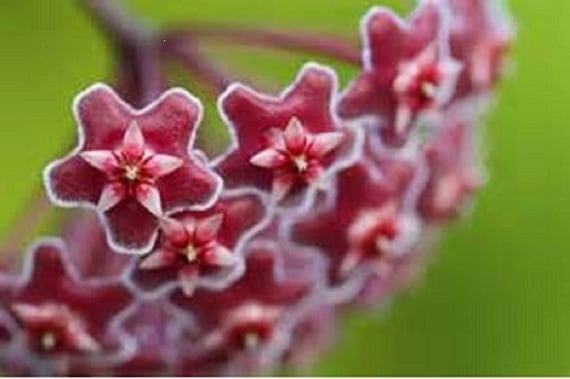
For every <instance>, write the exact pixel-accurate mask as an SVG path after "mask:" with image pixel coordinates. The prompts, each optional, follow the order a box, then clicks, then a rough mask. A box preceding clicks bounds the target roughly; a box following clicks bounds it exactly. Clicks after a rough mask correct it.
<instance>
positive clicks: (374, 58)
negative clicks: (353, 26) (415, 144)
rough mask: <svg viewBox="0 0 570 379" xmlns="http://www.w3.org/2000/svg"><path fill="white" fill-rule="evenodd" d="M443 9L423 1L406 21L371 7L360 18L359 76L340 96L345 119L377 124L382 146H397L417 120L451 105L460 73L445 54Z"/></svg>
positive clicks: (384, 10) (446, 44) (432, 2)
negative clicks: (364, 119)
mask: <svg viewBox="0 0 570 379" xmlns="http://www.w3.org/2000/svg"><path fill="white" fill-rule="evenodd" d="M441 7H443V5H442V3H441V2H438V1H437V0H424V1H422V2H421V4H420V5H419V8H418V9H417V10H416V12H415V13H414V14H413V16H412V17H411V18H410V19H409V20H408V21H404V20H401V19H400V18H399V17H398V16H396V15H395V14H394V13H392V12H391V11H389V10H387V9H384V8H380V7H375V8H372V9H371V10H370V11H369V13H368V14H367V15H366V16H365V17H364V18H363V21H362V34H363V39H364V50H363V55H362V61H363V71H362V72H361V73H360V75H359V76H358V77H357V78H356V79H355V80H354V82H353V83H352V84H351V85H350V86H349V88H348V89H347V90H346V91H345V92H344V94H343V95H342V97H341V99H340V102H339V105H338V110H339V114H340V115H341V116H342V117H344V118H356V117H362V116H373V117H375V118H377V120H378V121H377V122H378V125H379V126H380V128H381V135H382V137H383V139H384V142H385V143H387V144H391V145H401V144H403V143H404V142H405V140H406V137H407V135H408V133H409V132H410V130H411V128H412V126H413V125H414V123H415V121H416V120H417V118H418V117H419V116H420V115H421V114H423V113H424V112H426V111H429V110H432V109H437V108H439V107H441V106H443V105H444V104H446V102H447V101H448V100H449V99H450V97H451V95H452V94H453V91H454V88H455V82H456V79H457V75H458V73H459V70H460V65H459V63H458V62H456V61H454V60H453V59H452V58H451V57H450V56H449V53H448V50H449V40H448V39H449V36H448V30H447V27H446V20H445V15H444V12H443V10H442V8H441Z"/></svg>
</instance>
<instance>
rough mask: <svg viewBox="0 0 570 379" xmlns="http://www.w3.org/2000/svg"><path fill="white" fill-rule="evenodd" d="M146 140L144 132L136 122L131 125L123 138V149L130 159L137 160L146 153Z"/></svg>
mask: <svg viewBox="0 0 570 379" xmlns="http://www.w3.org/2000/svg"><path fill="white" fill-rule="evenodd" d="M144 147H145V140H144V136H143V134H142V131H141V129H140V127H139V125H138V123H137V122H136V121H132V122H131V123H130V124H129V127H128V129H127V131H126V132H125V135H124V137H123V145H122V146H121V149H122V150H123V152H124V153H126V154H127V156H128V157H129V158H133V159H137V158H139V157H141V156H142V155H143V153H144Z"/></svg>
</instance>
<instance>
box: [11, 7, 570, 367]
mask: <svg viewBox="0 0 570 379" xmlns="http://www.w3.org/2000/svg"><path fill="white" fill-rule="evenodd" d="M411 3H412V2H411V1H402V0H391V1H388V0H378V1H375V2H372V1H366V0H287V1H282V0H216V1H212V0H192V1H182V0H179V1H174V0H170V1H160V2H157V1H155V0H129V1H125V5H127V6H128V8H129V9H130V10H131V11H132V12H133V13H134V14H136V15H137V16H138V17H140V18H141V19H142V20H144V21H146V22H147V23H148V24H150V25H152V26H156V27H159V26H163V25H168V24H171V23H176V24H180V23H190V24H191V23H200V24H206V23H209V22H214V23H230V24H232V25H247V26H263V25H267V26H270V27H275V28H283V29H287V28H288V29H293V30H294V29H306V30H315V31H326V32H330V33H332V34H337V35H340V36H344V37H346V38H353V39H355V40H357V37H358V36H357V34H356V33H357V26H358V21H359V17H360V16H361V15H362V14H363V13H364V12H365V11H366V9H367V8H368V7H369V6H371V5H373V4H389V5H391V6H393V7H394V8H395V9H396V10H397V11H398V12H400V13H401V14H405V12H406V11H407V10H409V8H410V4H411ZM510 6H511V8H512V11H513V13H514V15H515V17H516V20H517V23H518V30H519V34H518V41H517V42H516V45H515V49H514V52H513V61H514V62H516V65H515V66H516V67H515V70H514V71H513V74H512V75H510V78H507V80H505V81H504V83H503V84H502V85H501V88H500V90H499V93H498V99H499V101H498V105H497V106H496V107H495V109H494V110H493V112H492V114H491V115H490V117H489V122H488V125H487V132H486V136H487V141H486V148H487V155H488V159H487V164H488V167H489V173H490V182H489V183H488V185H487V186H486V187H485V188H484V189H483V191H482V192H481V193H480V195H479V196H478V199H477V203H476V208H475V209H474V210H473V212H472V214H471V215H469V217H467V218H465V219H463V220H461V221H460V222H458V223H456V224H455V225H453V226H451V227H450V228H448V230H447V232H446V233H445V234H444V238H443V241H442V243H441V244H440V247H439V249H438V252H437V254H436V256H435V257H434V259H432V263H431V267H430V268H429V270H428V271H427V274H426V275H425V277H424V278H423V279H421V280H420V281H419V282H418V283H417V284H416V285H415V286H414V288H412V290H410V291H408V292H406V293H405V294H402V295H400V296H398V297H397V298H396V299H395V301H393V302H392V304H391V305H390V307H388V308H386V307H384V308H382V309H378V310H375V311H372V312H368V313H365V312H358V313H354V314H351V315H350V316H349V317H347V319H346V320H345V321H344V322H343V323H342V327H341V328H339V330H338V340H337V343H336V345H335V347H334V348H332V349H331V350H330V352H329V353H328V354H327V355H326V356H324V357H323V359H322V360H321V361H320V362H319V363H318V364H317V365H316V366H315V367H314V368H313V369H312V371H310V372H309V373H311V374H314V375H395V376H397V375H546V376H548V375H570V279H569V278H570V275H569V272H570V243H569V239H570V152H569V150H570V75H569V73H568V67H569V66H568V62H569V61H570V23H568V20H569V19H570V1H565V0H541V1H536V0H511V1H510ZM0 35H1V36H2V45H1V48H0V51H1V55H0V104H1V105H0V123H1V126H0V162H1V164H0V205H1V207H0V234H1V235H6V233H7V232H8V230H9V228H10V226H11V224H12V223H13V222H14V220H16V218H17V216H18V214H19V213H21V212H22V211H23V210H24V209H25V208H26V205H27V203H28V202H29V201H30V198H32V196H33V193H34V191H35V190H36V189H37V188H39V186H40V180H41V170H42V168H43V167H44V165H45V163H46V162H47V161H48V160H50V159H52V158H53V157H55V156H57V155H59V154H60V152H61V151H62V150H63V149H65V148H66V146H68V145H69V144H70V141H71V139H72V138H73V135H74V132H75V126H74V125H73V122H72V118H71V112H70V103H71V100H72V98H73V96H74V94H75V93H77V92H78V91H79V90H81V89H83V88H84V87H86V86H88V85H89V84H91V83H92V82H95V81H101V80H107V79H109V74H110V70H111V67H112V55H111V51H110V49H109V48H108V45H107V43H106V41H105V39H104V38H103V36H102V35H101V34H100V33H99V30H98V29H97V28H95V27H94V26H93V24H92V23H91V22H90V20H89V19H88V17H87V16H86V15H85V13H83V12H82V10H81V9H80V8H79V7H78V6H77V3H76V2H75V1H72V0H52V1H40V0H31V1H15V0H12V1H0ZM206 48H207V50H208V52H209V53H211V54H212V56H214V57H215V58H216V59H217V60H218V61H220V62H224V64H223V65H224V66H225V67H231V69H232V72H235V73H237V77H238V78H241V77H243V78H248V77H255V78H257V79H258V83H260V84H261V86H265V88H269V89H277V88H279V87H280V86H281V85H282V84H284V83H286V82H288V81H289V80H290V79H291V78H293V77H294V75H295V72H296V70H297V69H298V67H299V65H300V64H301V62H302V61H303V60H306V59H308V58H314V57H308V56H301V55H293V54H286V53H275V52H269V53H268V52H260V51H259V50H254V49H249V48H225V47H224V48H223V49H220V48H219V47H218V48H214V47H206ZM320 61H321V62H324V63H331V62H328V61H327V60H322V59H320ZM335 67H336V68H338V69H339V72H340V73H341V78H342V79H343V83H346V81H347V80H348V78H350V75H351V74H352V73H353V71H351V70H350V69H349V68H348V67H344V66H342V65H336V66H335ZM173 75H176V68H173ZM180 84H182V85H184V86H187V87H188V88H190V90H191V91H193V92H197V93H198V94H200V95H201V96H202V97H203V98H204V100H205V101H208V102H209V103H210V104H212V103H213V99H214V97H213V96H212V95H211V94H209V93H208V92H207V90H204V89H203V88H201V87H199V86H198V85H197V84H195V83H193V82H190V81H186V80H185V79H182V78H181V79H180ZM207 115H208V116H207V121H208V122H209V123H210V124H212V125H213V126H212V127H210V129H209V130H210V131H215V130H217V129H216V127H215V126H216V125H217V124H218V123H219V122H218V121H216V116H215V113H214V112H213V108H212V107H211V106H210V107H208V108H207ZM202 138H212V139H213V140H215V141H216V143H218V144H219V143H221V142H223V139H224V137H223V135H220V134H219V133H215V132H210V133H209V135H208V136H202ZM43 229H44V230H42V231H43V232H45V231H48V230H49V223H46V226H44V227H43Z"/></svg>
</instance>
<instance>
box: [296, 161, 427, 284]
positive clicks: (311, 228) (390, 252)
mask: <svg viewBox="0 0 570 379" xmlns="http://www.w3.org/2000/svg"><path fill="white" fill-rule="evenodd" d="M373 165H374V164H373V163H365V162H362V163H360V164H358V165H356V166H354V167H352V168H350V169H348V170H345V171H343V172H342V173H341V174H340V176H339V180H338V184H337V187H338V193H337V198H336V201H335V203H334V204H333V205H332V206H331V207H330V208H328V209H324V210H323V211H321V212H317V213H310V214H307V215H304V216H301V217H300V218H298V219H297V220H295V221H294V222H293V226H292V228H291V237H292V238H293V240H295V241H296V242H298V243H302V244H306V245H311V246H316V247H318V248H320V249H321V250H322V253H323V254H324V255H325V256H326V257H327V258H328V259H329V274H328V276H329V281H330V284H331V285H332V286H334V287H337V286H343V285H344V284H346V283H349V282H351V279H352V278H355V277H357V276H359V273H361V272H363V271H366V272H372V273H375V274H376V275H380V276H381V275H384V274H385V271H386V270H387V268H389V265H390V263H391V261H392V260H397V259H399V258H400V257H402V256H405V255H406V254H407V253H409V252H410V251H411V250H412V249H413V247H414V245H415V244H416V243H417V236H418V233H419V230H420V224H419V221H418V220H417V218H416V217H415V216H414V214H413V212H411V211H410V210H409V209H406V208H407V207H408V206H407V204H406V203H407V199H406V197H405V194H406V193H407V191H408V190H409V188H410V187H411V184H412V183H413V180H414V178H415V176H414V174H415V170H414V168H413V166H412V165H411V164H410V163H409V162H404V161H398V160H392V159H386V158H385V159H384V162H383V165H382V166H381V167H382V171H381V172H382V173H383V175H382V176H379V177H378V176H376V175H374V171H373V170H371V166H373Z"/></svg>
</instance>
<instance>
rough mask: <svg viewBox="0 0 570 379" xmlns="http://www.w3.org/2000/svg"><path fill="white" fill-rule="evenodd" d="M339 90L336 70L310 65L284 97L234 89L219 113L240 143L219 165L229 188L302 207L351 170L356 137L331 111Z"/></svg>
mask: <svg viewBox="0 0 570 379" xmlns="http://www.w3.org/2000/svg"><path fill="white" fill-rule="evenodd" d="M336 85H337V84H336V76H335V74H334V73H333V71H332V70H330V69H328V68H325V67H323V66H319V65H316V64H307V65H305V66H304V67H303V68H302V70H301V72H300V73H299V75H298V77H297V79H295V81H294V82H293V84H292V85H291V86H290V87H289V88H287V89H286V90H285V91H284V92H283V93H282V94H281V96H280V97H269V96H267V95H264V94H260V93H257V92H255V91H254V90H252V89H249V88H247V87H245V86H243V85H241V84H235V85H232V86H230V87H229V88H228V89H227V90H226V91H225V93H224V94H223V95H222V96H221V98H220V101H219V108H220V112H221V113H222V116H223V118H224V119H225V120H226V121H227V123H228V124H229V125H230V127H231V129H232V133H234V134H235V141H234V145H233V146H231V147H230V149H229V151H228V152H227V153H226V154H225V155H223V156H222V157H220V158H219V159H218V160H217V168H218V170H219V171H220V172H221V173H222V175H223V177H224V180H225V183H226V185H227V186H228V188H234V187H241V186H248V187H254V188H256V189H258V190H260V191H262V192H264V193H268V194H269V193H270V194H271V196H272V199H273V201H275V202H277V203H280V204H285V205H289V204H291V203H292V202H293V203H295V204H298V203H303V200H304V198H306V197H307V192H308V190H309V189H310V190H313V191H314V190H315V189H317V188H318V187H319V186H321V187H322V184H323V182H324V181H325V179H326V177H327V176H329V175H330V174H332V172H335V171H337V170H338V168H339V167H341V166H342V165H346V164H347V160H348V159H350V157H349V156H350V150H351V148H352V144H353V142H354V141H353V140H354V137H353V136H352V133H351V132H349V131H348V130H346V129H342V128H341V127H340V125H339V123H338V121H337V120H336V119H335V117H334V114H333V112H332V110H331V106H332V99H333V96H334V95H335V91H336ZM299 198H300V199H299Z"/></svg>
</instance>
